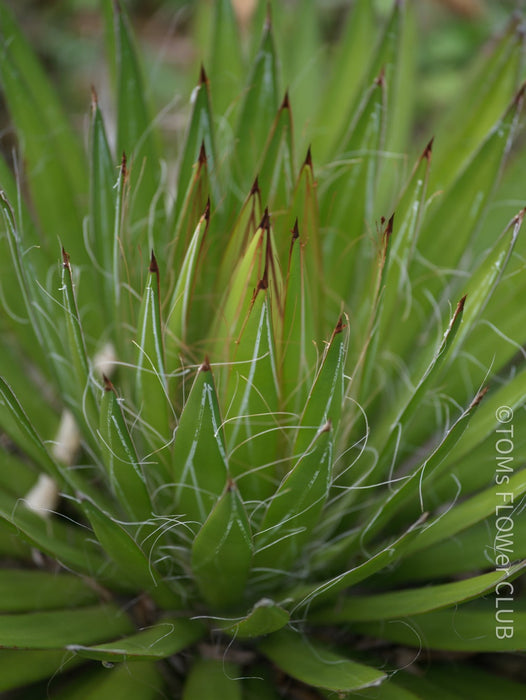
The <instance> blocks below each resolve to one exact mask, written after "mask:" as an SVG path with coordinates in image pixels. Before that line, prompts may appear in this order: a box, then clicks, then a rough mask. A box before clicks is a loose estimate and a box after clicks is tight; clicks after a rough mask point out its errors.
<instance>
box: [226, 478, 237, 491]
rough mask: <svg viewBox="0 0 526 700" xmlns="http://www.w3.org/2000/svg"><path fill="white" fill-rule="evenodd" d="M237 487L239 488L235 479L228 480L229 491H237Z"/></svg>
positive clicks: (227, 487)
mask: <svg viewBox="0 0 526 700" xmlns="http://www.w3.org/2000/svg"><path fill="white" fill-rule="evenodd" d="M236 489H237V486H236V482H235V481H234V479H229V480H228V481H227V482H226V490H227V493H230V492H231V491H235V490H236Z"/></svg>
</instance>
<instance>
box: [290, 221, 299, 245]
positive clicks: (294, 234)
mask: <svg viewBox="0 0 526 700" xmlns="http://www.w3.org/2000/svg"><path fill="white" fill-rule="evenodd" d="M291 233H292V242H294V241H296V240H297V239H298V238H299V237H300V230H299V228H298V218H297V217H296V221H295V222H294V226H293V227H292V231H291Z"/></svg>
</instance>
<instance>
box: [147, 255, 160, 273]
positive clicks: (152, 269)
mask: <svg viewBox="0 0 526 700" xmlns="http://www.w3.org/2000/svg"><path fill="white" fill-rule="evenodd" d="M149 269H150V272H151V273H152V274H154V275H158V274H159V265H158V264H157V259H156V257H155V254H154V252H153V250H152V257H151V258H150V268H149Z"/></svg>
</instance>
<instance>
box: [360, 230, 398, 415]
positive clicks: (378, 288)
mask: <svg viewBox="0 0 526 700" xmlns="http://www.w3.org/2000/svg"><path fill="white" fill-rule="evenodd" d="M393 219H394V216H392V217H391V218H390V219H389V221H387V222H385V220H382V224H384V229H383V231H382V238H381V244H380V249H379V251H378V255H377V264H376V265H375V266H374V267H373V268H372V269H371V279H370V282H369V284H368V285H367V286H366V288H365V289H366V290H369V293H368V294H367V295H366V296H367V297H369V298H370V303H368V304H363V307H362V308H360V309H358V310H357V311H356V313H355V317H354V319H353V320H354V323H355V325H356V326H357V327H358V328H363V329H364V331H363V334H362V336H361V339H360V340H359V341H358V348H359V355H358V357H356V356H355V357H353V356H351V358H350V365H351V367H352V366H354V371H353V373H352V387H353V395H354V397H355V398H356V400H357V401H358V403H360V404H361V405H364V404H365V402H366V401H367V399H368V398H369V396H370V395H371V393H372V391H371V383H372V376H373V372H374V370H375V368H376V366H377V364H378V363H377V357H378V344H379V342H380V339H382V342H383V338H382V336H380V335H379V333H378V332H376V327H377V325H378V319H379V317H380V315H381V313H382V307H383V304H384V297H385V295H384V291H385V278H386V276H387V271H388V269H389V264H390V257H391V241H392V238H393Z"/></svg>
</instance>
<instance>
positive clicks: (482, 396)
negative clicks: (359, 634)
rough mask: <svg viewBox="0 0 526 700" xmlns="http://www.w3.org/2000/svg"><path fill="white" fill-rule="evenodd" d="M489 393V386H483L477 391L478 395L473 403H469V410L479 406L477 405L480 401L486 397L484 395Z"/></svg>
mask: <svg viewBox="0 0 526 700" xmlns="http://www.w3.org/2000/svg"><path fill="white" fill-rule="evenodd" d="M488 391H489V386H485V387H484V388H483V389H481V390H480V391H479V393H478V394H477V395H476V396H475V398H474V399H473V401H472V402H471V405H470V407H469V408H470V409H471V408H475V407H476V406H478V405H479V403H480V402H481V401H482V399H483V398H484V397H485V396H486V394H487V393H488Z"/></svg>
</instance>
